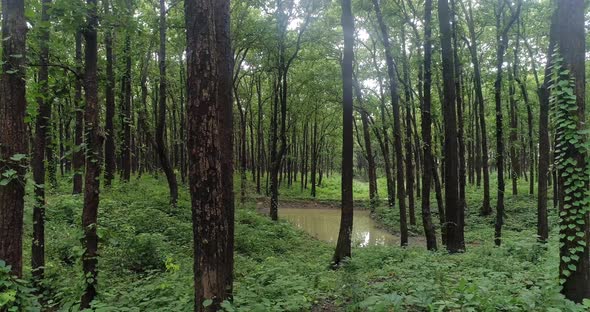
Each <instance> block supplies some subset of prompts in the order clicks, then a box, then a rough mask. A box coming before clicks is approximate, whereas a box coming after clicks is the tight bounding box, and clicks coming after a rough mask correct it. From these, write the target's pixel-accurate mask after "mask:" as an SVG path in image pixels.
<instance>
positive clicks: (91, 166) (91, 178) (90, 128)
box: [80, 0, 103, 309]
mask: <svg viewBox="0 0 590 312" xmlns="http://www.w3.org/2000/svg"><path fill="white" fill-rule="evenodd" d="M87 4H88V12H87V14H88V15H87V25H86V29H85V31H84V38H85V41H86V46H85V75H84V80H85V81H84V89H85V91H86V92H85V95H86V107H85V111H84V122H85V124H84V126H85V127H84V128H85V132H86V140H85V142H86V155H85V156H86V160H87V161H86V177H85V192H84V208H83V210H82V228H83V230H84V239H83V243H84V254H83V256H82V267H83V272H84V277H85V278H84V281H85V289H84V293H83V294H82V298H81V301H80V309H87V308H89V307H90V303H91V302H92V300H94V298H95V297H96V286H97V284H98V282H97V279H96V278H97V275H98V270H97V268H96V266H97V263H98V258H97V257H98V235H97V234H96V228H97V216H98V205H99V195H100V168H101V160H102V157H101V156H102V153H103V151H102V141H103V137H102V135H101V130H100V129H99V122H100V116H99V115H100V107H99V103H98V77H97V76H98V75H97V60H98V58H97V54H98V44H97V32H96V28H97V27H98V14H97V9H96V0H87Z"/></svg>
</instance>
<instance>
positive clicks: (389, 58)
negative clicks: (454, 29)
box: [373, 0, 408, 246]
mask: <svg viewBox="0 0 590 312" xmlns="http://www.w3.org/2000/svg"><path fill="white" fill-rule="evenodd" d="M373 6H374V8H375V14H376V15H377V21H378V23H379V28H380V29H381V38H382V40H383V46H384V48H385V61H386V63H387V74H388V76H389V85H390V87H389V89H390V92H391V105H392V107H393V128H394V129H393V139H394V145H395V165H396V167H397V168H396V169H397V198H398V202H399V211H400V234H401V236H400V243H401V246H407V245H408V223H407V216H406V214H407V212H406V189H405V185H404V183H405V181H404V171H403V168H404V160H403V156H402V152H403V151H402V133H401V132H402V130H401V120H400V112H399V95H398V90H397V81H396V80H395V79H396V77H395V71H396V70H395V63H394V61H393V55H392V53H391V46H390V44H389V35H388V31H387V26H386V25H385V22H384V21H383V16H382V14H381V7H380V6H379V0H373Z"/></svg>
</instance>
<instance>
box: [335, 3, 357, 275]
mask: <svg viewBox="0 0 590 312" xmlns="http://www.w3.org/2000/svg"><path fill="white" fill-rule="evenodd" d="M342 31H343V32H344V54H343V58H342V91H343V98H342V111H343V113H342V114H343V115H342V129H343V131H342V184H341V185H342V207H341V210H342V215H341V217H340V231H339V232H338V242H337V244H336V251H335V252H334V258H333V259H332V264H333V266H338V265H339V264H340V262H341V261H342V260H343V259H345V258H347V257H350V256H351V236H352V218H353V198H352V177H353V163H352V162H353V144H354V143H353V142H354V141H353V135H352V111H353V109H352V107H353V91H352V89H353V62H354V50H353V49H354V18H353V15H352V5H351V1H350V0H342Z"/></svg>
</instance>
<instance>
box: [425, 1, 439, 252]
mask: <svg viewBox="0 0 590 312" xmlns="http://www.w3.org/2000/svg"><path fill="white" fill-rule="evenodd" d="M431 65H432V0H426V1H425V2H424V100H423V101H422V140H423V142H424V143H423V145H422V153H423V161H424V164H423V168H424V175H423V176H422V224H423V226H424V235H425V236H426V248H428V250H436V249H437V243H436V233H435V230H434V224H432V217H431V214H430V186H431V184H432V170H436V169H433V165H434V161H433V159H432V147H431V145H432V129H431V124H432V115H431V109H432V107H431V103H432V94H431V89H432V66H431Z"/></svg>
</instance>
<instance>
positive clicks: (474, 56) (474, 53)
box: [459, 0, 492, 216]
mask: <svg viewBox="0 0 590 312" xmlns="http://www.w3.org/2000/svg"><path fill="white" fill-rule="evenodd" d="M471 1H472V0H468V2H467V3H468V9H466V8H465V4H464V3H463V1H459V3H461V5H462V8H463V12H464V13H465V19H466V20H467V28H468V30H469V42H468V45H467V47H468V49H469V54H470V56H471V63H472V64H473V83H474V87H475V100H476V102H477V113H478V114H477V118H478V120H479V126H480V128H481V147H479V146H477V147H476V148H477V149H478V150H479V152H480V154H481V169H482V173H483V204H482V206H481V211H480V212H481V214H482V215H484V216H487V215H490V214H491V213H492V206H491V204H490V170H489V164H488V163H489V161H488V138H487V130H486V118H485V101H484V98H483V88H482V78H481V66H480V63H479V56H478V42H477V40H478V39H477V33H476V31H475V21H474V19H473V8H472V4H471Z"/></svg>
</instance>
